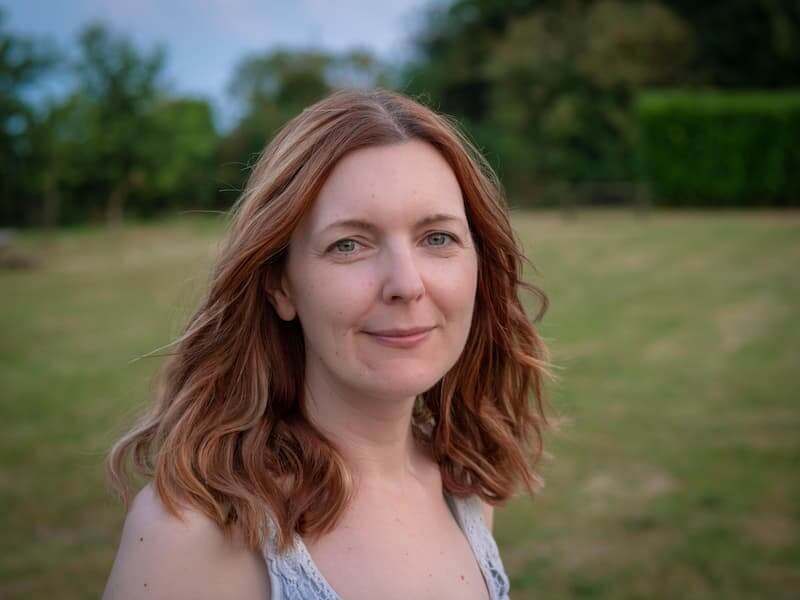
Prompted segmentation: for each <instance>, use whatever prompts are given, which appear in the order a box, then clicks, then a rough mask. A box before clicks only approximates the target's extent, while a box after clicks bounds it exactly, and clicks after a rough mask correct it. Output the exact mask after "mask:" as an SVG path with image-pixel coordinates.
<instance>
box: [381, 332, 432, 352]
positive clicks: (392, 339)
mask: <svg viewBox="0 0 800 600" xmlns="http://www.w3.org/2000/svg"><path fill="white" fill-rule="evenodd" d="M431 331H433V329H428V330H427V331H423V332H422V333H415V334H414V335H402V336H401V335H391V336H390V335H377V334H374V333H369V332H366V333H367V335H368V336H370V337H371V338H372V339H374V340H375V341H376V342H378V343H379V344H382V345H384V346H389V347H392V348H413V347H414V346H416V345H418V344H420V343H421V342H422V341H423V340H425V339H426V338H427V337H428V336H429V335H430V334H431Z"/></svg>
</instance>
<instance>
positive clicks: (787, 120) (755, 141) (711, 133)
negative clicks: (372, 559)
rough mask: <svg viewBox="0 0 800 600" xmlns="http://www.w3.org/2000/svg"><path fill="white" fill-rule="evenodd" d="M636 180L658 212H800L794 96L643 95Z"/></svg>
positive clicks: (799, 140) (799, 120)
mask: <svg viewBox="0 0 800 600" xmlns="http://www.w3.org/2000/svg"><path fill="white" fill-rule="evenodd" d="M635 110H636V115H637V120H638V124H639V134H640V138H639V145H638V152H637V160H638V169H639V174H640V176H641V177H642V179H643V180H644V182H645V183H646V184H647V185H648V187H649V189H650V192H651V194H652V195H653V199H654V201H655V202H656V203H658V204H663V205H673V206H674V205H696V206H709V205H717V206H789V205H794V206H797V205H800V93H799V92H648V93H645V94H642V95H640V96H639V97H638V98H637V100H636V104H635Z"/></svg>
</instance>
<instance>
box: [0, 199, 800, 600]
mask: <svg viewBox="0 0 800 600" xmlns="http://www.w3.org/2000/svg"><path fill="white" fill-rule="evenodd" d="M514 226H515V228H516V230H517V232H518V234H519V236H520V238H521V240H522V241H523V243H524V246H525V249H526V252H527V254H528V256H529V258H530V259H531V260H532V261H533V263H534V264H535V265H536V267H537V269H538V271H539V272H538V273H534V272H531V271H528V272H526V276H527V278H528V279H529V280H530V281H533V282H534V283H536V284H537V285H539V286H540V287H542V288H543V289H544V290H545V292H546V293H547V294H548V296H549V298H550V301H551V307H550V310H549V311H548V313H547V315H546V316H545V318H544V320H543V323H542V325H541V331H542V333H543V335H544V336H545V338H546V340H547V341H548V342H549V344H550V347H551V349H552V351H553V359H554V362H556V363H557V364H558V365H560V367H561V369H560V370H559V371H558V373H559V376H560V378H561V381H560V382H559V383H558V384H557V385H553V386H551V388H550V390H549V391H550V398H551V402H552V404H553V405H554V406H555V407H556V408H557V409H558V411H559V412H560V413H561V415H562V416H563V417H565V418H566V423H565V424H564V425H563V426H562V428H561V431H560V432H558V433H551V434H549V436H548V438H547V443H548V451H549V452H550V453H551V454H552V455H553V458H552V459H549V460H547V461H546V462H545V463H544V465H543V475H544V477H545V479H546V487H545V488H544V490H543V492H542V493H541V494H540V495H539V496H537V497H536V498H535V499H534V500H531V499H529V498H526V497H519V498H517V499H515V500H514V501H512V502H511V503H509V505H508V506H506V507H504V508H501V509H499V510H498V511H497V513H496V517H495V527H494V529H495V536H496V539H497V541H498V545H499V546H500V550H501V554H502V556H503V560H504V562H505V566H506V569H507V571H508V573H509V575H510V577H511V582H512V594H511V597H512V598H513V599H514V600H519V599H524V598H543V599H544V598H546V599H553V598H555V599H558V598H605V599H612V598H613V599H628V598H664V599H667V598H670V599H672V598H675V597H679V598H681V600H690V599H694V598H726V599H731V598H733V599H736V598H797V597H798V595H800V406H798V402H799V401H800V394H798V389H800V213H797V212H793V213H750V214H745V213H720V214H714V213H650V214H649V215H648V216H645V217H637V216H635V215H633V214H632V213H628V212H617V211H610V212H609V211H603V212H592V213H590V212H587V213H581V214H579V215H578V217H577V219H572V220H565V219H563V218H562V217H561V216H560V215H558V214H556V213H524V212H516V211H515V212H514ZM221 231H222V230H221V227H220V222H219V220H218V219H213V218H199V217H193V218H188V217H184V218H183V219H180V220H171V221H168V222H164V223H159V224H152V225H130V226H126V227H124V228H123V229H122V230H121V231H119V232H117V233H115V234H112V233H110V232H108V231H107V230H105V229H101V228H97V229H95V228H83V229H75V230H62V231H59V232H57V233H55V234H53V235H50V236H47V237H44V236H42V235H40V234H26V235H23V236H21V238H20V239H19V244H18V247H19V249H20V250H21V251H23V252H26V253H29V254H30V255H32V256H34V257H36V258H37V259H38V260H39V261H40V262H39V265H38V267H37V268H35V269H33V270H29V271H5V272H0V331H2V335H1V336H0V386H1V391H0V394H1V395H0V411H1V412H0V422H1V423H2V436H0V531H2V534H0V598H4V599H9V600H10V599H32V598H60V599H78V598H98V597H99V595H100V593H101V591H102V588H103V585H104V582H105V578H106V577H107V575H108V572H109V569H110V566H111V561H112V560H113V556H114V553H115V551H116V546H117V543H118V540H119V533H120V528H121V524H122V521H123V514H122V511H121V508H120V506H119V505H118V504H117V503H116V500H115V499H114V498H113V497H112V496H111V494H110V492H109V491H108V489H107V488H106V486H105V484H104V480H103V472H102V464H101V463H102V460H103V455H104V453H105V450H106V448H107V447H108V445H109V444H110V443H111V442H112V440H113V439H114V438H115V437H116V435H117V434H119V433H120V432H121V431H122V430H123V429H124V428H125V426H126V425H127V424H129V423H130V420H131V418H132V415H133V414H134V413H135V412H136V411H138V410H139V409H140V408H141V406H142V404H143V402H144V401H145V399H146V398H147V397H148V394H149V386H150V384H151V377H152V375H153V374H154V373H155V371H156V370H157V368H158V366H159V364H160V360H161V359H159V358H143V359H141V360H138V361H134V360H133V359H134V358H136V357H138V356H141V355H143V354H146V353H148V352H150V351H151V350H153V349H155V348H157V347H159V346H162V345H164V344H166V343H168V342H169V341H171V339H173V337H174V336H176V335H177V334H178V333H179V332H180V329H181V326H182V324H183V319H184V318H185V317H186V315H187V314H188V312H189V311H190V310H191V309H192V307H193V306H194V302H195V300H196V298H197V297H198V296H199V294H200V293H201V292H202V290H203V288H204V286H205V283H206V276H207V270H208V267H209V265H210V263H211V260H212V258H213V256H214V253H215V251H216V249H217V244H218V241H219V239H220V235H221Z"/></svg>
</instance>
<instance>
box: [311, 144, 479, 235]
mask: <svg viewBox="0 0 800 600" xmlns="http://www.w3.org/2000/svg"><path fill="white" fill-rule="evenodd" d="M434 214H449V215H451V216H454V217H456V218H461V219H462V220H463V219H464V202H463V198H462V194H461V188H460V186H459V184H458V180H457V179H456V176H455V174H454V173H453V171H452V169H451V168H450V166H449V164H448V163H447V161H446V160H445V159H444V158H443V157H442V156H441V155H440V154H439V153H438V152H437V151H436V150H435V149H434V148H433V147H432V146H430V145H429V144H427V143H425V142H421V141H418V140H412V141H410V142H404V143H403V144H396V145H392V146H377V147H370V148H362V149H359V150H357V151H355V152H353V153H351V154H349V155H347V156H346V157H345V158H343V159H342V160H341V161H340V162H339V164H337V165H336V167H335V168H334V169H333V171H332V173H331V175H330V176H329V178H328V180H327V181H326V182H325V184H324V185H323V187H322V189H321V190H320V193H319V195H318V196H317V198H316V200H315V201H314V203H313V205H312V207H311V210H310V211H309V215H307V217H308V221H309V223H308V225H309V226H310V228H311V231H312V232H317V233H318V232H320V231H322V230H324V229H327V228H329V227H331V226H332V225H333V224H334V223H335V222H337V221H341V220H351V221H363V222H368V223H372V224H374V225H375V226H376V227H381V226H382V225H389V224H391V225H394V224H402V223H407V224H408V225H409V226H411V225H415V224H417V222H418V221H419V220H420V219H424V218H426V217H431V216H433V215H434Z"/></svg>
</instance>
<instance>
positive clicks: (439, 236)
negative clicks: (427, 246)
mask: <svg viewBox="0 0 800 600" xmlns="http://www.w3.org/2000/svg"><path fill="white" fill-rule="evenodd" d="M434 238H435V239H445V240H446V239H447V238H450V240H451V241H453V242H455V241H457V240H456V237H455V236H454V235H452V234H450V233H445V232H444V231H434V232H433V233H432V234H430V235H429V236H428V239H434ZM433 245H434V246H436V247H444V246H446V245H447V243H446V242H445V243H441V244H433Z"/></svg>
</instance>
